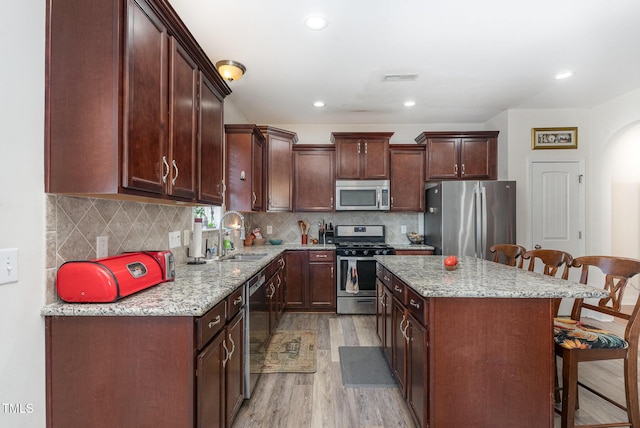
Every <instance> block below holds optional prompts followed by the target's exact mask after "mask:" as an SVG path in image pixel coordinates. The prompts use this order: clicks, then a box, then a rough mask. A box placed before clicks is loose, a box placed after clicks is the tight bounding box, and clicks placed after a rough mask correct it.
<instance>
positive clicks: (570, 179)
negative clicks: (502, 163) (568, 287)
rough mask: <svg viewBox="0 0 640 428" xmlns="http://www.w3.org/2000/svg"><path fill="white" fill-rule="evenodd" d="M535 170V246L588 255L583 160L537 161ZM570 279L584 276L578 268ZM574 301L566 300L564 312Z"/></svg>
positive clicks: (561, 310) (533, 186)
mask: <svg viewBox="0 0 640 428" xmlns="http://www.w3.org/2000/svg"><path fill="white" fill-rule="evenodd" d="M531 171H532V174H531V175H532V179H531V183H532V188H531V193H532V201H531V202H532V203H531V212H530V217H529V218H530V219H531V229H532V230H531V237H532V244H533V248H548V249H554V250H562V251H566V252H568V253H569V254H571V255H572V256H574V257H579V256H583V255H585V237H584V221H585V220H584V218H585V215H584V211H585V202H584V194H585V190H584V175H583V167H582V163H581V162H579V161H575V162H572V161H567V162H535V161H534V162H532V168H531ZM569 279H571V280H574V281H578V280H579V279H580V275H579V272H578V269H572V270H571V271H570V275H569ZM565 300H567V299H565ZM571 304H572V302H571V301H567V302H564V301H563V304H562V306H561V307H560V314H561V315H566V314H569V312H570V311H571Z"/></svg>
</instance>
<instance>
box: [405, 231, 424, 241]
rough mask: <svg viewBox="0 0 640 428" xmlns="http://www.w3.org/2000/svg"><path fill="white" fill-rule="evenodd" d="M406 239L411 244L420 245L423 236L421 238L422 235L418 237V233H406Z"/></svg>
mask: <svg viewBox="0 0 640 428" xmlns="http://www.w3.org/2000/svg"><path fill="white" fill-rule="evenodd" d="M407 239H408V240H409V242H411V243H412V244H422V242H423V241H424V236H422V235H420V234H419V233H416V232H408V233H407Z"/></svg>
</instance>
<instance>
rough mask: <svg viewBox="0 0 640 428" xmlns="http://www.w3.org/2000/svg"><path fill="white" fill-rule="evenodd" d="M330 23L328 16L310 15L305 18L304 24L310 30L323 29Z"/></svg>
mask: <svg viewBox="0 0 640 428" xmlns="http://www.w3.org/2000/svg"><path fill="white" fill-rule="evenodd" d="M328 24H329V21H327V18H325V17H324V16H320V15H310V16H307V17H306V18H305V20H304V25H305V27H307V28H308V29H309V30H322V29H324V28H325V27H326V26H327V25H328Z"/></svg>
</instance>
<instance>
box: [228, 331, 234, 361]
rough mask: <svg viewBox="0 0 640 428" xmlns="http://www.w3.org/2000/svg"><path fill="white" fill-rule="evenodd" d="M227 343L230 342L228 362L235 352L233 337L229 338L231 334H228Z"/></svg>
mask: <svg viewBox="0 0 640 428" xmlns="http://www.w3.org/2000/svg"><path fill="white" fill-rule="evenodd" d="M229 342H231V352H229V360H230V359H231V356H232V355H233V353H234V352H235V350H236V343H235V342H234V341H233V337H231V333H229Z"/></svg>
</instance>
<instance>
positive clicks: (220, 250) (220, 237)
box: [218, 211, 245, 257]
mask: <svg viewBox="0 0 640 428" xmlns="http://www.w3.org/2000/svg"><path fill="white" fill-rule="evenodd" d="M229 214H235V215H237V216H238V217H240V239H243V240H244V237H245V236H244V216H243V215H242V214H240V213H239V212H238V211H227V212H226V213H224V214H223V215H222V217H221V218H220V231H219V232H218V256H220V257H222V256H225V255H226V254H227V251H226V249H225V248H224V247H223V245H222V241H223V238H224V235H226V234H227V233H229V232H225V231H224V219H225V218H226V217H227V216H228V215H229Z"/></svg>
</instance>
